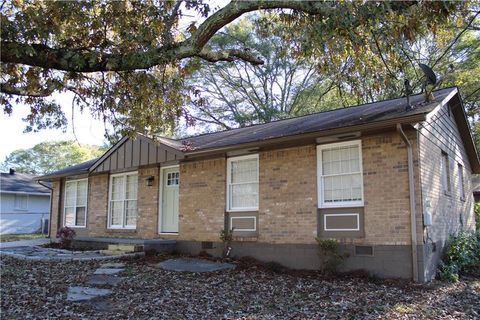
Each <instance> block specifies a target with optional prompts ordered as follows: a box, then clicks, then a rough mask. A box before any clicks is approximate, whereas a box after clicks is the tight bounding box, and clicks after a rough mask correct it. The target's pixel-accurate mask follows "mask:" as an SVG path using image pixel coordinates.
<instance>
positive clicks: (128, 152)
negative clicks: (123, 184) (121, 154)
mask: <svg viewBox="0 0 480 320" xmlns="http://www.w3.org/2000/svg"><path fill="white" fill-rule="evenodd" d="M132 152H133V147H132V140H127V141H126V142H125V166H126V167H132Z"/></svg>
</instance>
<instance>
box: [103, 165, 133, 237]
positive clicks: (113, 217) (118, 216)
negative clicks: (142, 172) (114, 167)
mask: <svg viewBox="0 0 480 320" xmlns="http://www.w3.org/2000/svg"><path fill="white" fill-rule="evenodd" d="M137 189H138V174H137V173H136V172H129V173H123V174H116V175H112V176H111V177H110V201H109V209H108V212H109V215H108V225H109V227H110V228H112V229H135V228H136V225H137Z"/></svg>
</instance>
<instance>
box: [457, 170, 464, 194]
mask: <svg viewBox="0 0 480 320" xmlns="http://www.w3.org/2000/svg"><path fill="white" fill-rule="evenodd" d="M458 187H459V188H460V199H461V200H465V181H464V178H463V166H462V165H461V164H460V163H458Z"/></svg>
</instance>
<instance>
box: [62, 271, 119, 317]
mask: <svg viewBox="0 0 480 320" xmlns="http://www.w3.org/2000/svg"><path fill="white" fill-rule="evenodd" d="M124 270H125V264H124V263H104V264H102V265H101V266H100V268H98V269H96V270H95V272H94V273H93V274H92V275H90V276H89V277H88V279H87V282H86V285H88V287H85V286H72V287H69V288H68V292H67V301H71V302H86V303H88V304H89V305H90V306H91V307H92V308H94V309H95V310H97V311H110V310H111V304H110V302H109V301H108V300H107V297H108V296H109V295H110V294H111V293H112V292H113V290H114V287H115V286H116V285H117V284H119V283H120V282H121V281H122V278H121V277H120V276H119V275H120V274H121V273H122V272H123V271H124Z"/></svg>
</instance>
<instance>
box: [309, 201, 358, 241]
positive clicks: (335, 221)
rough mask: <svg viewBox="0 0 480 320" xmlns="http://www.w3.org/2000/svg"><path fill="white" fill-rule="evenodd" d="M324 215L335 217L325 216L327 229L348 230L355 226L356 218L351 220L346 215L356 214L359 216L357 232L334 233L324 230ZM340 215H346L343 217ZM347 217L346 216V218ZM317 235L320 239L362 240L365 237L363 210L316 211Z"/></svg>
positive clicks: (326, 209) (330, 209)
mask: <svg viewBox="0 0 480 320" xmlns="http://www.w3.org/2000/svg"><path fill="white" fill-rule="evenodd" d="M325 214H327V215H331V214H334V215H336V216H327V229H350V228H352V229H353V228H354V227H356V226H357V224H356V217H355V218H352V216H349V215H348V214H358V215H359V221H358V223H359V225H358V227H359V229H360V230H358V231H355V230H350V231H340V230H338V231H336V230H325V226H324V222H325ZM340 215H346V216H344V217H342V216H340ZM347 215H348V216H347ZM317 234H318V235H319V236H320V238H337V239H339V238H340V239H349V238H363V237H365V227H364V208H363V207H356V208H321V209H318V230H317Z"/></svg>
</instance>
